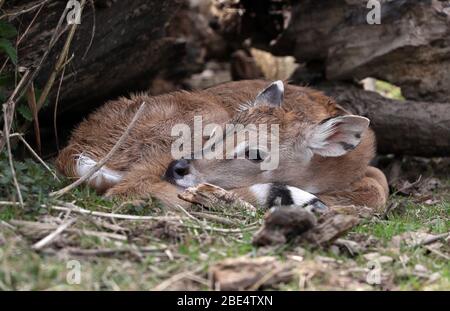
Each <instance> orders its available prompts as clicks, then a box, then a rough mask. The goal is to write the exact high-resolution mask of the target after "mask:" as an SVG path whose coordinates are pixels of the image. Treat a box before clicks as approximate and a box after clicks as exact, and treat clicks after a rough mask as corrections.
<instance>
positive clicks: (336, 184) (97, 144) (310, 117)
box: [56, 80, 388, 208]
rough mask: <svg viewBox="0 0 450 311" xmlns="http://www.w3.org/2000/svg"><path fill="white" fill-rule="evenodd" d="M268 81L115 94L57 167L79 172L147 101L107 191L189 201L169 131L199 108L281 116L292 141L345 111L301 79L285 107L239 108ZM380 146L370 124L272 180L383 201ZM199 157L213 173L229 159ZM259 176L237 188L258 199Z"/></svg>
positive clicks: (209, 114)
mask: <svg viewBox="0 0 450 311" xmlns="http://www.w3.org/2000/svg"><path fill="white" fill-rule="evenodd" d="M267 84H268V82H266V81H260V80H251V81H239V82H230V83H225V84H222V85H219V86H216V87H212V88H210V89H207V90H204V91H198V92H185V91H181V92H175V93H170V94H165V95H161V96H155V97H152V96H148V95H146V94H139V95H134V96H132V97H131V98H130V99H127V98H120V99H119V100H117V101H111V102H108V103H107V104H106V105H104V106H103V107H101V108H100V109H98V110H97V111H96V112H95V113H93V114H91V115H90V116H89V117H88V119H87V120H85V121H84V122H82V123H81V124H80V125H79V126H78V128H76V129H75V130H74V132H73V134H72V137H71V139H70V141H69V144H68V146H67V147H66V148H65V149H64V150H63V151H62V152H61V153H60V155H59V156H58V158H57V162H56V164H57V167H58V168H59V170H61V171H62V172H63V173H64V174H66V175H67V176H69V177H79V176H77V174H76V172H75V169H74V167H75V165H74V164H75V160H74V159H75V157H76V156H77V155H78V154H81V153H83V154H85V155H87V156H89V157H91V158H92V159H93V160H95V161H98V160H100V159H101V158H102V157H104V156H105V155H106V153H107V152H108V151H109V150H110V149H111V148H112V147H113V146H114V144H115V143H116V142H117V140H118V139H119V137H120V136H121V135H122V133H123V132H124V130H125V128H126V127H127V125H128V124H129V123H130V121H131V119H132V118H133V116H134V114H135V113H136V111H137V109H138V108H139V106H140V104H141V103H142V102H146V108H145V111H144V113H143V114H142V115H141V118H140V119H139V120H138V122H137V123H136V125H135V127H134V128H133V129H132V130H131V132H130V135H129V138H128V139H127V140H126V142H125V143H124V144H123V145H122V147H121V148H120V150H119V151H118V152H116V153H115V154H114V156H113V157H112V158H111V159H110V160H109V161H108V163H107V164H106V166H107V167H108V168H110V169H113V170H117V171H120V172H123V173H124V174H125V177H124V179H123V180H122V181H121V182H120V183H119V184H117V185H114V186H112V187H111V185H105V186H104V187H102V189H98V190H100V191H107V192H106V194H107V195H108V196H147V195H153V196H156V197H157V198H158V199H160V200H162V201H163V202H165V203H168V204H183V202H182V201H181V200H179V199H178V198H177V193H178V192H179V191H180V189H179V188H178V187H176V186H174V185H172V184H170V183H168V182H166V181H165V180H164V179H163V178H162V176H163V175H164V172H165V171H166V169H167V167H168V165H169V163H170V162H171V161H172V160H173V159H172V157H171V153H170V148H171V144H172V142H173V141H174V140H175V139H176V137H171V135H170V134H171V128H172V126H173V125H175V124H177V123H186V124H189V125H190V126H192V122H193V117H194V116H195V115H202V116H203V124H204V125H205V124H208V123H218V124H224V123H226V122H228V121H229V120H235V121H236V120H238V121H239V122H242V123H243V124H245V123H270V124H273V123H278V124H280V142H281V143H282V144H283V146H286V148H288V147H289V146H291V145H292V144H294V143H295V141H296V140H298V137H299V136H301V135H302V132H303V131H304V130H305V128H306V127H308V126H311V125H313V124H317V123H319V122H320V121H322V120H324V119H326V118H329V117H333V116H338V115H342V114H346V113H345V111H344V110H343V109H341V108H340V107H339V106H338V105H336V104H335V103H334V102H333V101H332V100H331V99H330V98H328V97H326V96H324V95H323V94H322V93H320V92H318V91H315V90H312V89H309V88H303V87H298V86H286V91H285V97H284V103H283V106H282V108H277V109H268V108H265V107H261V108H258V109H253V108H252V109H249V111H248V112H246V113H237V112H236V111H237V109H238V107H239V105H241V104H243V103H246V102H249V101H252V100H253V99H254V98H255V96H256V95H257V94H258V92H260V91H261V90H262V89H264V88H265V87H266V86H267ZM283 146H280V147H282V148H283ZM374 146H375V137H374V134H373V132H372V131H371V130H370V129H369V130H367V131H366V132H365V133H364V134H363V137H362V141H361V143H360V144H359V145H358V146H357V147H356V148H355V149H354V150H352V151H350V152H349V153H347V154H346V155H344V156H341V157H334V158H331V157H330V158H325V157H321V156H317V155H315V156H314V157H313V158H312V160H311V162H310V163H309V164H308V165H306V164H305V165H303V164H298V165H297V167H296V169H292V167H290V168H287V169H282V168H280V169H277V170H275V171H274V172H273V174H272V177H271V179H272V180H270V181H276V182H284V183H287V184H289V185H292V186H295V187H298V188H301V189H304V190H306V191H310V192H314V193H316V194H318V196H319V197H320V198H321V199H323V200H324V201H325V203H328V204H358V205H367V206H370V207H374V208H378V207H382V206H384V204H385V203H386V198H387V194H388V193H387V183H386V179H385V177H384V175H383V173H381V172H380V171H379V170H377V169H375V168H372V167H369V166H368V163H369V161H370V160H371V159H372V157H373V156H374V152H375V147H374ZM196 162H197V163H195V164H194V165H196V168H200V169H201V168H202V166H204V168H205V170H203V173H204V174H213V173H214V169H219V168H218V166H220V165H222V164H218V162H215V163H214V162H211V161H196ZM242 163H244V162H242ZM280 163H281V162H280ZM290 163H291V164H290V165H291V166H292V165H296V162H294V160H292V161H291V162H290ZM302 165H303V166H302ZM225 168H227V167H226V166H225V167H222V168H220V169H222V171H223V170H225V171H226V172H222V174H223V175H224V177H223V178H228V179H233V175H232V174H233V173H235V174H242V175H245V174H246V167H245V165H244V166H240V167H239V170H238V169H234V170H233V169H230V170H228V169H225ZM230 172H231V173H230ZM258 176H259V175H255V176H250V177H249V178H248V179H245V176H244V177H242V184H241V185H237V186H236V187H232V189H235V191H236V192H237V193H238V194H240V195H241V196H242V197H244V198H245V199H247V200H249V201H252V197H251V195H250V194H248V192H247V191H246V190H245V189H246V187H249V186H251V185H252V184H255V183H259V182H267V181H263V180H258V178H259V177H258ZM270 181H269V182H270ZM225 185H226V183H225ZM219 186H223V185H219ZM224 187H225V188H227V187H226V186H224Z"/></svg>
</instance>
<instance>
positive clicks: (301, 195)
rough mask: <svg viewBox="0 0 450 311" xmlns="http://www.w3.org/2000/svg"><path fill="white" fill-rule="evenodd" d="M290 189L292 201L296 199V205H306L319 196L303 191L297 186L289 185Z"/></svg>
mask: <svg viewBox="0 0 450 311" xmlns="http://www.w3.org/2000/svg"><path fill="white" fill-rule="evenodd" d="M287 188H288V189H289V191H290V192H291V197H292V201H294V205H299V206H302V205H305V204H307V203H308V202H310V201H312V200H314V199H317V197H316V196H315V195H313V194H311V193H309V192H306V191H303V190H301V189H299V188H296V187H291V186H287Z"/></svg>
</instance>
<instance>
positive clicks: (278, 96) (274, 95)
mask: <svg viewBox="0 0 450 311" xmlns="http://www.w3.org/2000/svg"><path fill="white" fill-rule="evenodd" d="M283 96H284V85H283V81H281V80H278V81H275V82H273V83H271V84H270V85H269V86H268V87H266V88H265V89H264V90H263V91H262V92H260V93H259V94H258V95H257V96H256V98H255V101H254V103H253V105H254V106H261V105H267V106H271V107H280V106H281V103H282V102H283Z"/></svg>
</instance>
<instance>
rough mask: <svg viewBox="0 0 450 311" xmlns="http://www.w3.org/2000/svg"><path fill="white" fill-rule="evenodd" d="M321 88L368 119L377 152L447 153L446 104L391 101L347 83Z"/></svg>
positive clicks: (449, 120) (449, 116)
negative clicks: (374, 134)
mask: <svg viewBox="0 0 450 311" xmlns="http://www.w3.org/2000/svg"><path fill="white" fill-rule="evenodd" d="M322 89H323V90H324V91H325V93H327V95H329V96H332V97H333V98H334V99H335V100H336V101H337V103H339V104H340V105H341V106H343V107H344V108H346V109H347V110H350V111H351V112H352V113H355V114H359V115H362V116H366V117H368V118H369V119H370V120H371V127H372V129H374V130H375V133H376V136H377V142H378V152H379V153H384V154H388V153H394V154H405V155H415V156H425V157H436V156H448V155H450V105H449V104H446V103H435V102H418V101H409V100H405V101H398V100H392V99H388V98H385V97H383V96H381V95H379V94H378V93H375V92H369V91H364V90H362V89H359V88H357V87H354V86H352V85H346V84H342V85H335V86H326V87H322Z"/></svg>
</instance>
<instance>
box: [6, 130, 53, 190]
mask: <svg viewBox="0 0 450 311" xmlns="http://www.w3.org/2000/svg"><path fill="white" fill-rule="evenodd" d="M15 136H17V137H19V139H20V140H21V141H22V142H23V144H24V145H25V146H26V147H27V148H28V150H29V151H30V152H31V154H32V155H33V156H34V157H35V158H36V160H38V161H39V162H40V163H41V164H42V165H43V166H44V167H45V168H46V169H47V171H49V172H50V174H52V175H53V177H54V178H55V179H56V180H57V181H60V180H59V178H58V176H56V174H55V172H53V170H52V169H51V168H50V167H49V166H48V165H47V164H46V163H45V162H44V160H42V159H41V157H39V155H38V154H37V153H36V152H35V151H34V150H33V148H31V146H30V145H29V144H28V143H27V141H26V140H25V139H24V138H23V137H22V134H19V133H14V134H11V135H9V137H15Z"/></svg>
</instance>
